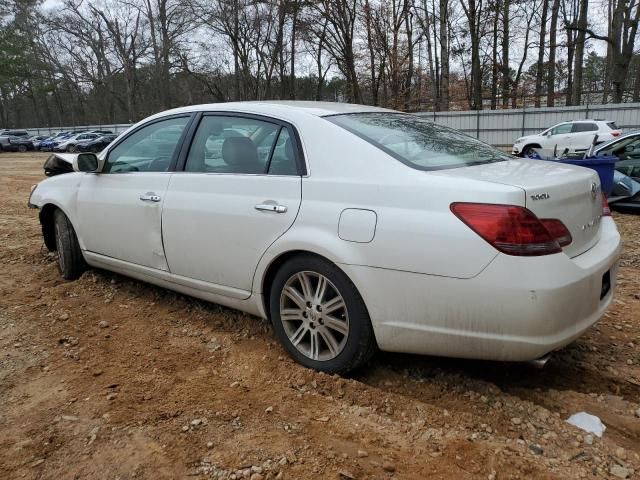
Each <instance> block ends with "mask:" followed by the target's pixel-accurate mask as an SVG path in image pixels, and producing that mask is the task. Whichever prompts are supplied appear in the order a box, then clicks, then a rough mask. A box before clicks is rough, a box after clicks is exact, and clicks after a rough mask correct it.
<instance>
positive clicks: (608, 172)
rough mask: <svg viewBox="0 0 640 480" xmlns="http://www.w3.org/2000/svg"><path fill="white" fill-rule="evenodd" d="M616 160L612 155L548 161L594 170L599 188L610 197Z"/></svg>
mask: <svg viewBox="0 0 640 480" xmlns="http://www.w3.org/2000/svg"><path fill="white" fill-rule="evenodd" d="M618 160H619V159H618V157H615V156H613V155H602V156H597V157H590V158H583V159H579V160H578V159H569V158H558V159H550V161H552V162H560V163H566V164H568V165H578V166H580V167H587V168H590V169H592V170H595V171H596V172H598V176H599V177H600V188H602V191H603V192H604V193H605V195H610V194H611V191H612V190H613V171H614V170H615V165H616V162H617V161H618Z"/></svg>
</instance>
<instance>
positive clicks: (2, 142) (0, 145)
mask: <svg viewBox="0 0 640 480" xmlns="http://www.w3.org/2000/svg"><path fill="white" fill-rule="evenodd" d="M27 137H29V132H27V131H26V130H5V132H4V133H2V134H0V151H1V150H13V147H10V146H9V143H10V142H9V138H14V139H17V138H27Z"/></svg>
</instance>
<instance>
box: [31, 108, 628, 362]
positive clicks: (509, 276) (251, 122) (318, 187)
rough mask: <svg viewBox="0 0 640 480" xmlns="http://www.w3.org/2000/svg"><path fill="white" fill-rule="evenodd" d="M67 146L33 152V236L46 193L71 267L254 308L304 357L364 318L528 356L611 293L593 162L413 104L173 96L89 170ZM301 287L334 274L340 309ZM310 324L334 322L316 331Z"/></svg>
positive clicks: (424, 345)
mask: <svg viewBox="0 0 640 480" xmlns="http://www.w3.org/2000/svg"><path fill="white" fill-rule="evenodd" d="M229 132H231V133H229ZM83 155H87V154H83ZM89 155H91V154H89ZM74 158H75V157H74V156H65V155H58V156H57V159H58V160H56V161H55V162H58V167H57V168H58V170H57V171H53V170H55V168H53V167H55V165H53V164H54V163H55V162H54V160H51V161H50V164H49V166H50V167H52V168H50V170H51V172H50V174H52V175H53V177H52V178H49V179H47V180H44V181H43V182H41V183H40V184H39V185H38V186H37V188H35V190H34V191H33V192H32V195H31V198H30V201H29V202H30V205H31V206H34V207H37V208H38V209H40V219H41V222H42V224H43V232H44V235H45V241H46V243H47V245H48V246H50V248H52V249H55V246H56V241H55V239H54V238H53V236H54V234H55V232H54V230H55V229H54V227H53V226H52V212H55V211H56V210H60V211H62V212H63V213H64V215H65V216H66V217H67V218H68V220H69V222H70V224H71V225H72V226H73V230H75V232H76V234H77V241H78V245H79V248H80V250H81V252H82V256H83V258H84V260H86V262H87V263H88V264H89V265H90V266H94V267H100V268H105V269H108V270H113V271H116V272H119V273H121V274H124V275H128V276H131V277H134V278H138V279H141V280H144V281H148V282H150V283H154V284H157V285H161V286H164V287H167V288H170V289H173V290H177V291H180V292H183V293H186V294H190V295H193V296H195V297H198V298H202V299H206V300H209V301H212V302H216V303H219V304H222V305H226V306H229V307H232V308H236V309H239V310H242V311H245V312H248V313H251V314H254V315H258V316H260V317H264V318H271V321H272V322H274V329H276V331H277V332H280V331H282V332H284V333H283V336H282V337H281V338H280V339H281V341H283V345H284V346H285V348H286V349H287V350H288V351H289V353H291V352H293V354H292V355H293V356H294V358H296V359H297V360H298V361H301V363H303V364H305V365H308V366H311V367H313V368H319V369H321V370H327V371H346V370H348V368H342V367H341V368H338V367H336V368H334V367H333V365H334V364H333V363H332V362H337V361H338V360H340V359H342V360H345V358H346V357H345V356H348V355H349V352H351V351H348V349H349V348H350V347H349V346H350V343H349V342H350V341H352V340H353V337H354V336H359V335H363V336H364V335H366V332H367V328H369V327H370V328H371V329H372V332H373V334H374V342H375V345H376V346H377V347H378V348H380V349H382V350H386V351H395V352H409V353H417V354H430V355H442V356H450V357H464V358H479V359H491V360H506V361H525V360H532V359H536V358H539V357H541V356H543V355H545V354H547V353H548V352H551V351H553V350H555V349H558V348H561V347H563V346H565V345H567V344H568V343H570V342H571V341H573V340H574V339H575V338H577V337H578V336H580V335H581V334H582V333H583V332H584V331H585V330H586V329H588V328H589V327H590V326H591V325H592V324H593V323H594V322H596V321H597V320H598V319H599V318H600V317H601V316H602V315H603V313H604V312H605V310H606V309H607V307H608V306H609V304H610V302H611V300H612V297H613V292H614V289H615V279H616V270H617V259H618V256H619V251H620V236H619V234H618V231H617V229H616V226H615V223H614V221H613V219H612V218H611V216H609V215H607V211H606V210H604V209H603V197H602V195H601V193H600V184H599V179H598V176H597V174H596V173H595V172H594V171H592V170H588V169H584V168H581V167H575V166H571V165H562V164H557V163H552V162H544V161H540V162H530V161H527V160H520V159H513V158H511V157H507V156H505V155H504V154H502V153H500V152H498V151H497V150H494V149H493V148H492V147H489V146H487V145H485V144H482V143H480V142H478V141H476V140H475V139H471V138H469V137H466V136H465V135H463V134H461V133H459V132H456V131H454V130H450V129H447V128H444V127H439V126H437V125H434V124H432V123H430V122H428V121H426V120H424V119H421V118H419V117H415V116H413V115H408V114H402V113H398V112H394V111H390V110H384V109H379V108H374V107H365V106H359V105H344V104H333V103H316V102H282V103H280V102H251V103H228V104H214V105H200V106H190V107H185V108H180V109H175V110H171V111H168V112H163V113H161V114H158V115H155V116H153V117H150V118H148V119H146V120H144V121H142V122H140V123H139V124H137V125H135V126H133V127H131V128H130V129H129V130H128V131H127V132H125V133H123V134H121V135H120V136H119V137H118V138H117V139H116V140H115V141H113V142H112V143H111V144H110V145H109V146H108V147H107V148H106V149H105V150H104V151H102V152H101V153H100V154H99V155H98V156H97V157H96V161H97V164H96V168H95V171H94V172H86V171H84V172H83V171H77V170H78V169H79V168H76V171H73V172H71V173H65V174H63V175H58V174H56V173H63V172H68V171H69V170H71V168H70V165H71V163H73V162H74ZM75 161H76V162H77V161H78V160H75ZM65 163H66V166H64V164H65ZM91 168H93V167H91ZM452 186H455V188H452ZM604 205H605V206H606V202H605V203H604ZM296 262H298V264H301V265H302V267H298V269H297V270H295V268H293V267H294V266H295V265H296ZM304 262H307V263H306V264H305V263H304ZM305 265H306V266H305ZM287 269H289V271H290V272H293V273H292V274H291V276H290V277H287V275H288V273H287V275H284V273H283V271H287ZM332 272H333V273H332ZM285 273H286V272H285ZM283 275H284V276H283ZM281 276H282V283H281V284H279V283H278V282H279V279H280V277H281ZM287 278H289V279H288V280H287ZM296 279H297V280H296ZM309 279H310V280H309ZM323 279H324V280H323ZM332 279H333V280H332ZM345 279H346V280H345ZM343 280H344V281H343ZM296 281H298V282H299V283H295V282H296ZM307 282H308V283H307ZM305 285H306V287H305ZM275 288H282V293H281V294H277V295H274V289H275ZM309 289H312V290H315V291H316V297H318V295H320V294H319V293H318V292H319V291H320V290H321V289H322V295H325V293H324V291H325V289H333V290H334V291H335V292H337V293H338V297H340V298H341V299H343V300H344V302H343V303H342V304H341V307H340V308H342V310H341V312H342V313H340V315H338V314H335V315H334V317H335V318H334V317H332V316H330V315H329V313H325V312H328V310H329V309H330V308H334V309H335V308H336V305H335V302H334V304H332V305H331V306H329V304H328V303H330V302H325V303H323V302H322V301H319V302H318V303H317V305H316V303H315V301H311V300H310V301H307V302H306V306H305V304H304V301H303V299H302V298H301V297H302V296H303V295H299V293H304V290H309ZM346 290H348V291H346ZM287 292H289V293H290V294H288V293H287ZM276 293H278V292H276ZM311 294H312V295H310V296H306V294H305V298H310V299H311V297H313V292H311ZM340 294H342V295H340ZM332 295H334V294H332ZM292 298H293V302H292V301H290V300H291V299H292ZM335 298H337V297H335ZM274 302H275V303H274ZM278 302H279V306H278ZM359 302H360V303H359ZM321 306H324V307H326V308H325V311H324V312H323V311H321V310H320V307H321ZM316 307H317V311H316V310H315V308H316ZM360 307H362V308H360ZM338 316H339V317H340V318H338ZM323 319H324V320H325V321H326V322H327V323H326V324H323V322H322V320H323ZM363 319H364V320H363ZM314 322H315V323H314ZM362 322H364V323H366V322H370V325H369V326H367V325H364V323H362ZM361 323H362V325H361ZM329 324H332V325H333V326H334V328H335V329H336V330H339V331H340V332H341V335H342V336H340V335H333V337H332V338H329V336H326V334H327V331H324V330H323V331H324V332H325V333H324V334H322V335H318V334H317V332H318V331H316V330H315V329H316V328H318V329H322V328H326V327H327V325H329ZM291 325H293V326H294V327H295V328H293V329H292V328H290V327H291ZM276 327H277V328H276ZM365 327H366V328H365ZM292 330H295V331H292ZM363 332H364V333H363ZM329 333H331V332H329ZM333 333H335V332H333ZM314 335H315V336H314ZM314 338H315V340H314ZM363 338H364V337H363ZM283 339H284V340H283ZM287 339H288V340H289V341H290V343H291V345H289V344H287V342H286V341H287ZM334 340H337V341H336V342H335V343H334ZM356 340H357V339H356ZM296 342H297V343H296ZM314 342H316V343H314ZM318 342H319V343H318ZM345 345H346V346H345ZM341 346H342V347H341ZM303 347H304V348H303ZM325 347H326V348H325ZM340 348H342V350H341V349H340ZM354 348H356V347H354ZM354 351H355V350H354ZM295 352H302V354H303V355H302V356H301V357H296V355H295ZM336 352H337V353H336ZM345 352H346V353H345ZM332 355H333V356H332ZM306 358H307V359H309V361H306V360H305V359H306ZM358 358H360V357H358ZM362 358H364V356H362ZM346 361H349V359H348V358H346ZM358 361H359V360H353V359H352V361H351V363H350V365H352V366H353V365H355V364H356V363H357V362H358ZM327 365H330V366H331V367H326V368H325V366H327ZM341 365H342V364H341Z"/></svg>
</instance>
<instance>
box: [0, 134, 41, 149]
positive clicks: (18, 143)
mask: <svg viewBox="0 0 640 480" xmlns="http://www.w3.org/2000/svg"><path fill="white" fill-rule="evenodd" d="M2 148H3V150H6V151H7V152H26V151H27V150H33V141H32V140H31V137H26V138H23V137H11V136H10V137H8V138H7V143H5V144H4V145H3V146H2Z"/></svg>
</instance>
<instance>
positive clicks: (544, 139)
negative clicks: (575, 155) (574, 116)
mask: <svg viewBox="0 0 640 480" xmlns="http://www.w3.org/2000/svg"><path fill="white" fill-rule="evenodd" d="M620 133H621V132H620V130H619V129H618V127H617V125H616V124H615V122H611V121H606V120H573V121H571V122H562V123H559V124H557V125H554V126H553V127H551V128H548V129H546V130H545V131H543V132H541V133H538V134H536V135H527V136H524V137H520V138H518V139H517V140H516V141H515V143H514V144H513V148H512V149H511V153H512V154H513V155H518V156H520V157H527V156H529V154H531V151H532V149H534V148H538V149H544V150H547V151H548V152H552V151H553V150H554V149H556V150H557V152H558V153H561V152H563V151H565V150H566V149H568V150H569V151H570V152H575V151H581V150H587V149H588V148H589V147H590V146H591V144H592V143H593V140H594V137H595V136H596V135H597V136H598V138H597V140H596V142H597V143H603V142H606V141H609V140H612V139H614V138H615V137H617V136H619V135H620Z"/></svg>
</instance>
